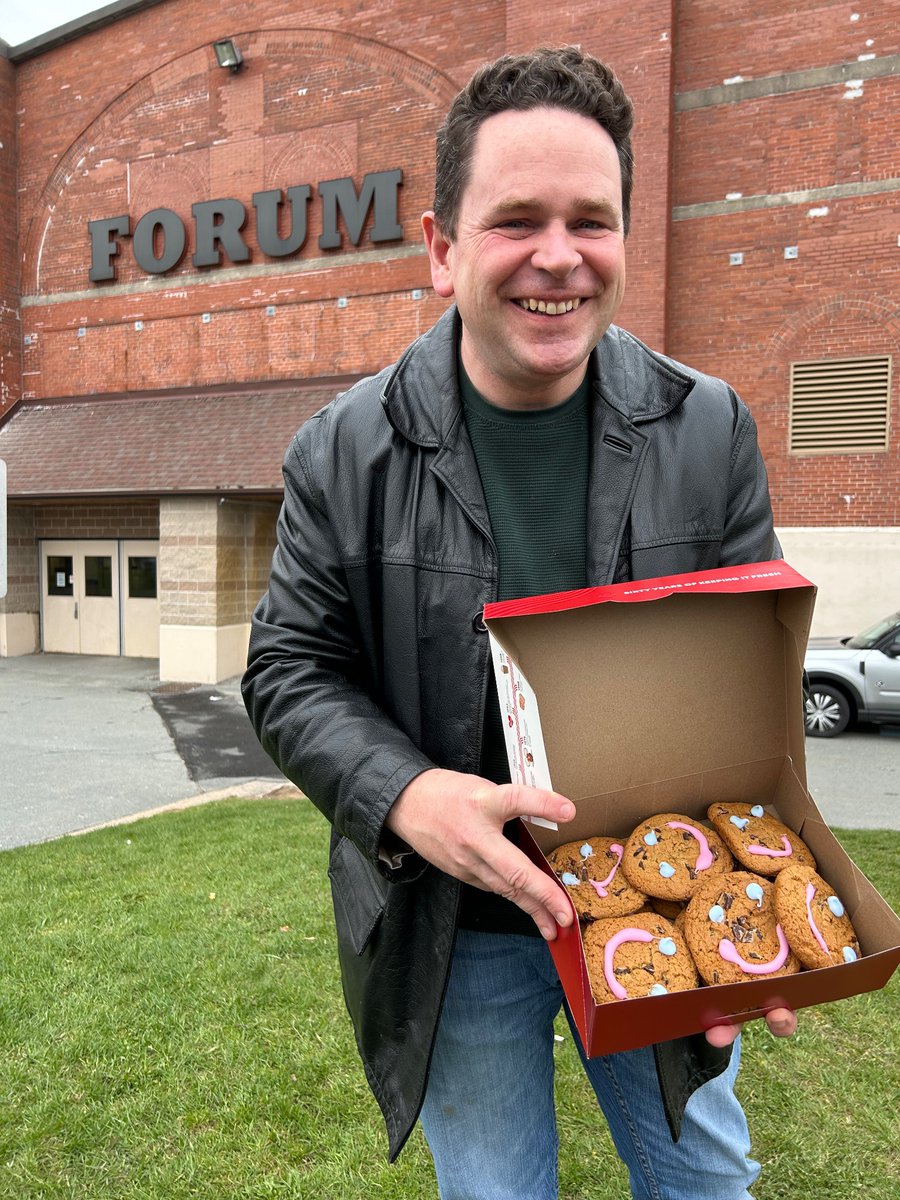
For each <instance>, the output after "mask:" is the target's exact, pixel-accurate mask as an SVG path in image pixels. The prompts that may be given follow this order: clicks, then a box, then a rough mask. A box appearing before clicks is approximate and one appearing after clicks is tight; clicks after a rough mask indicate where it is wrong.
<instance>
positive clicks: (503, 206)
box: [491, 196, 622, 222]
mask: <svg viewBox="0 0 900 1200" xmlns="http://www.w3.org/2000/svg"><path fill="white" fill-rule="evenodd" d="M544 207H545V203H544V201H542V200H538V199H536V198H535V197H530V196H513V197H510V198H508V199H506V200H498V201H497V203H496V204H494V205H493V206H492V207H491V212H492V214H493V215H494V216H496V217H504V216H510V215H512V214H514V213H520V212H529V211H532V212H533V211H534V210H535V209H537V210H540V209H543V208H544ZM572 208H573V211H575V212H578V213H594V214H596V215H600V216H605V217H608V218H611V219H612V220H614V221H617V222H621V220H622V210H621V209H620V208H619V206H618V205H617V204H613V202H612V201H611V200H605V199H602V198H600V197H596V196H595V197H589V198H581V199H579V200H576V201H575V203H574V204H573V205H572Z"/></svg>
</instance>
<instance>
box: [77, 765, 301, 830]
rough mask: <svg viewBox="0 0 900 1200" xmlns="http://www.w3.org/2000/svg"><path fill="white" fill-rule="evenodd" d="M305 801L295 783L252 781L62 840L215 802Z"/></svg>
mask: <svg viewBox="0 0 900 1200" xmlns="http://www.w3.org/2000/svg"><path fill="white" fill-rule="evenodd" d="M274 799H279V800H280V799H284V800H305V799H306V797H305V796H304V795H303V793H302V792H301V791H300V789H299V788H296V787H294V785H293V784H292V783H285V782H279V781H278V780H273V779H250V780H245V781H244V782H243V783H237V784H235V786H234V787H230V788H220V789H219V790H218V791H216V792H201V793H199V794H198V795H196V796H186V797H185V798H184V799H183V800H175V801H173V802H172V803H171V804H161V805H160V806H159V808H148V809H147V810H146V811H145V812H139V813H131V814H130V815H129V816H127V817H116V818H115V819H114V820H112V821H103V822H101V823H100V824H99V825H88V826H86V827H85V828H84V829H73V830H72V831H71V832H70V833H66V834H63V835H62V836H63V837H80V836H81V835H82V834H83V833H93V832H94V830H96V829H110V828H112V826H114V825H133V824H134V823H135V822H136V821H144V820H146V819H147V817H157V816H160V815H161V814H162V813H170V812H182V811H184V809H187V808H198V807H199V806H200V805H201V804H212V803H213V802H214V801H216V800H274Z"/></svg>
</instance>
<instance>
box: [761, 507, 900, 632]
mask: <svg viewBox="0 0 900 1200" xmlns="http://www.w3.org/2000/svg"><path fill="white" fill-rule="evenodd" d="M776 532H777V534H778V538H779V541H780V542H781V549H782V551H783V553H784V557H785V560H786V561H787V562H789V563H790V565H791V566H792V567H793V568H794V570H796V571H799V572H800V574H801V575H805V576H806V578H807V579H808V580H809V581H810V582H811V583H814V584H815V585H816V587H817V588H818V591H817V593H816V607H815V610H814V612H813V620H812V628H811V630H810V633H811V635H812V636H813V637H819V636H824V637H843V636H845V635H846V634H852V633H859V632H860V631H861V630H863V629H866V628H868V627H869V626H870V625H874V624H875V622H876V621H879V620H881V618H882V617H886V616H887V615H888V613H892V612H896V611H897V609H898V608H900V528H886V529H870V528H867V527H857V528H846V527H838V528H827V527H823V528H793V529H785V528H779V529H778V530H776Z"/></svg>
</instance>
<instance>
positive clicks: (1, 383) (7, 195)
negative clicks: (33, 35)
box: [0, 58, 22, 416]
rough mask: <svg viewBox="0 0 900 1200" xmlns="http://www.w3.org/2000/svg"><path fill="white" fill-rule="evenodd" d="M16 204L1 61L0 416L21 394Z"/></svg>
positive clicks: (12, 98) (12, 109)
mask: <svg viewBox="0 0 900 1200" xmlns="http://www.w3.org/2000/svg"><path fill="white" fill-rule="evenodd" d="M16 201H17V196H16V71H15V68H14V67H13V65H12V63H10V62H8V61H7V59H5V58H0V212H2V213H3V219H2V220H0V416H2V415H3V413H4V412H5V411H6V410H7V409H9V408H11V407H12V405H13V404H15V402H16V401H17V400H18V399H19V397H20V396H21V394H22V376H21V371H22V354H21V345H22V334H21V327H20V325H19V287H18V284H19V256H18V228H17V222H16Z"/></svg>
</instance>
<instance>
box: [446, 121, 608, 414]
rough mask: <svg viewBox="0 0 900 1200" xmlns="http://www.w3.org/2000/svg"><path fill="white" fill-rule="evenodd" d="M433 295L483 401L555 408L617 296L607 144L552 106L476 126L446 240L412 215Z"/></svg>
mask: <svg viewBox="0 0 900 1200" xmlns="http://www.w3.org/2000/svg"><path fill="white" fill-rule="evenodd" d="M423 228H424V231H425V240H426V244H427V246H428V253H429V257H430V260H431V278H432V282H433V283H434V288H435V291H436V292H437V293H438V294H439V295H440V296H444V297H450V296H453V297H455V299H456V303H457V306H458V308H459V312H460V316H461V317H462V324H463V334H462V359H463V364H464V366H465V368H466V371H467V373H468V375H469V377H470V379H471V380H472V382H473V383H474V385H475V387H476V388H477V389H478V390H479V391H480V392H481V393H482V394H483V395H484V396H485V397H487V399H488V400H491V401H492V402H493V403H494V404H499V405H503V406H504V407H509V408H539V407H547V406H549V405H553V404H559V403H561V402H562V401H563V400H565V399H566V398H567V397H568V396H569V395H571V393H572V392H573V391H574V390H575V388H576V387H577V386H578V384H579V383H580V382H581V380H582V378H583V376H584V371H585V367H586V363H587V358H588V355H589V354H590V352H591V350H592V349H593V347H594V346H595V345H596V343H597V342H598V341H599V339H600V338H601V337H602V335H603V333H604V332H605V331H606V328H607V326H608V325H609V323H610V321H611V320H612V319H613V317H614V315H615V313H616V310H617V309H618V307H619V305H620V303H621V301H622V295H623V293H624V290H625V249H624V233H623V230H622V177H621V172H620V169H619V159H618V155H617V154H616V149H615V145H614V143H613V140H612V138H611V137H610V136H609V134H608V133H607V132H606V130H605V129H602V128H601V127H600V126H599V125H598V124H597V123H596V122H595V121H592V120H590V119H589V118H588V117H584V116H581V115H579V114H577V113H572V112H567V111H565V110H563V109H559V108H536V109H531V110H529V111H526V112H517V111H507V112H502V113H497V114H495V115H494V116H492V117H488V119H487V120H486V121H484V123H483V124H482V125H481V127H480V128H479V130H478V134H477V136H476V139H475V148H474V152H473V155H472V161H471V167H470V174H469V182H468V184H467V185H466V187H465V190H464V191H463V194H462V198H461V202H460V210H459V218H458V221H457V233H456V237H455V238H454V239H453V241H447V239H446V238H445V237H444V236H443V234H442V232H441V231H440V229H439V228H438V227H437V226H436V225H435V223H434V219H433V214H431V213H426V214H425V216H424V217H423Z"/></svg>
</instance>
